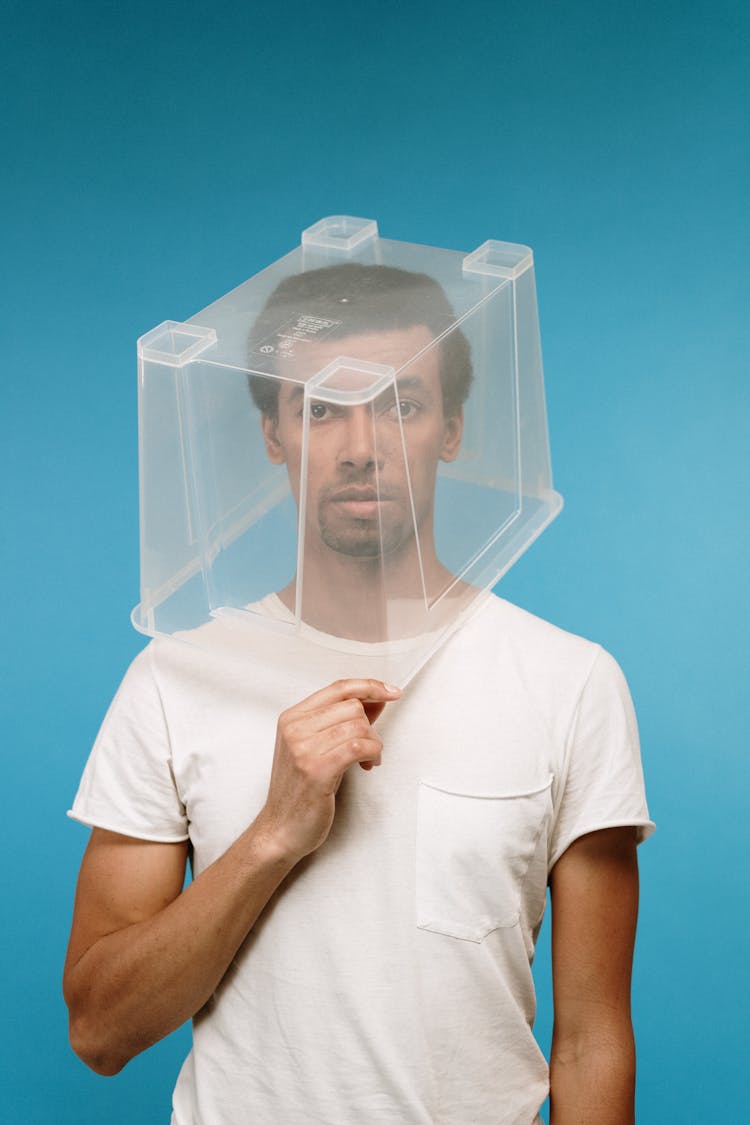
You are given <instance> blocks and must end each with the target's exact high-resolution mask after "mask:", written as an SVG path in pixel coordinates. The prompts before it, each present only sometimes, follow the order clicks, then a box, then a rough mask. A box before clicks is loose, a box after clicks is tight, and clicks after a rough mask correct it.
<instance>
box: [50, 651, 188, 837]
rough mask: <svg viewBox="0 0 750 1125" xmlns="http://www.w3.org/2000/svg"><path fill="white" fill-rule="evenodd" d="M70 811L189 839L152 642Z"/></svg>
mask: <svg viewBox="0 0 750 1125" xmlns="http://www.w3.org/2000/svg"><path fill="white" fill-rule="evenodd" d="M68 816H70V817H72V818H73V819H74V820H80V821H81V822H82V823H83V824H88V825H90V826H91V827H96V828H107V829H109V830H110V831H111V832H120V833H122V834H123V835H125V836H134V837H136V838H138V839H142V840H155V841H160V842H163V843H173V842H177V841H180V840H186V839H187V838H188V825H187V817H186V815H185V808H184V805H183V804H182V801H181V800H180V797H179V794H178V792H177V788H176V785H175V780H174V775H173V771H172V760H171V746H170V740H169V730H168V726H167V722H166V718H165V714H164V708H163V706H162V700H161V696H160V694H159V689H158V684H157V681H156V677H155V673H154V668H153V654H152V646H151V645H148V646H147V647H146V648H145V649H144V650H143V651H142V652H141V653H139V655H138V656H137V657H136V658H135V660H134V661H133V663H132V664H131V666H130V668H129V669H128V671H127V673H126V674H125V678H124V680H123V681H122V684H121V685H120V688H119V690H118V692H117V694H116V696H115V698H114V699H113V701H112V704H111V706H110V708H109V710H108V712H107V714H106V717H105V719H104V722H103V723H102V726H101V729H100V731H99V734H98V736H97V738H96V742H95V743H94V747H93V749H92V751H91V754H90V756H89V759H88V762H87V764H86V768H85V770H84V772H83V777H82V778H81V783H80V786H79V788H78V793H77V794H76V798H75V800H74V802H73V807H72V809H70V811H69V812H68Z"/></svg>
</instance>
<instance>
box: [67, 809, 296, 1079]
mask: <svg viewBox="0 0 750 1125" xmlns="http://www.w3.org/2000/svg"><path fill="white" fill-rule="evenodd" d="M293 866H294V861H293V860H292V859H290V858H288V857H287V856H286V855H284V854H283V853H282V852H281V850H280V849H279V848H278V847H276V846H275V844H274V843H273V842H272V841H271V840H270V838H269V837H267V836H266V835H265V834H264V833H263V831H262V830H260V829H259V827H258V822H256V824H255V825H252V826H251V827H250V828H249V829H247V831H246V832H244V833H243V835H242V836H240V837H239V839H238V840H237V841H236V842H235V843H234V844H233V845H232V847H231V848H229V850H228V851H227V852H226V853H225V854H224V855H223V856H221V858H220V859H218V860H216V862H215V863H213V864H212V865H211V866H210V867H208V868H207V869H206V870H205V871H204V872H202V874H201V875H200V876H199V877H198V878H197V879H196V880H195V881H194V882H192V883H191V884H190V885H189V886H188V887H187V888H186V889H185V890H184V891H183V892H182V894H180V895H179V896H178V897H177V898H176V899H175V900H174V901H173V902H170V903H169V904H168V905H166V906H165V907H164V908H163V909H162V910H160V911H159V912H158V913H156V914H154V915H153V916H152V917H150V918H147V919H146V920H144V921H141V922H136V923H134V924H133V925H130V926H127V927H126V928H124V929H121V930H117V931H116V932H114V933H111V934H107V935H106V936H105V937H102V938H100V939H99V940H98V941H97V942H96V943H95V944H94V945H93V946H92V947H91V948H90V949H88V950H87V951H86V953H84V954H83V956H82V957H81V958H80V959H79V960H78V962H77V963H76V964H75V965H74V966H72V967H71V968H70V969H69V971H68V973H67V974H66V976H67V979H66V999H67V1001H68V1005H69V1008H70V1013H71V1016H70V1038H71V1043H72V1044H73V1047H74V1049H75V1050H76V1053H77V1054H79V1055H80V1057H81V1058H82V1059H83V1060H84V1061H85V1062H86V1063H87V1064H88V1065H89V1066H91V1067H92V1068H93V1069H94V1070H96V1071H97V1072H98V1073H100V1074H116V1073H117V1072H118V1071H119V1070H121V1069H122V1067H123V1066H124V1065H125V1064H126V1063H127V1062H128V1061H129V1060H130V1059H131V1058H132V1057H133V1056H134V1055H136V1054H138V1053H139V1052H140V1051H142V1050H145V1048H146V1047H149V1046H151V1044H152V1043H155V1042H157V1041H158V1040H159V1039H162V1038H163V1037H164V1036H165V1035H168V1034H169V1032H171V1031H173V1030H174V1029H175V1028H177V1027H179V1026H180V1025H181V1024H182V1023H184V1022H185V1020H187V1019H189V1018H190V1017H191V1016H193V1015H194V1014H195V1013H196V1012H197V1011H199V1010H200V1008H202V1007H203V1005H204V1004H205V1003H206V1002H207V1001H208V999H209V998H210V997H211V995H212V993H213V992H214V991H215V989H216V988H217V986H218V984H219V982H220V981H221V979H222V977H223V976H224V973H225V972H226V970H227V968H228V966H229V964H230V962H231V960H232V958H233V957H234V955H235V954H236V952H237V950H238V948H239V946H240V945H241V944H242V942H243V940H244V939H245V937H246V936H247V934H248V932H249V930H250V929H251V928H252V926H253V924H254V923H255V921H256V919H257V918H258V916H259V914H260V913H261V911H262V910H263V908H264V906H265V905H266V903H267V902H268V900H269V899H270V897H271V895H272V894H273V893H274V891H275V890H276V889H277V887H278V886H279V884H280V883H281V882H282V881H283V879H284V878H285V877H286V875H287V874H288V873H289V871H290V870H291V868H292V867H293Z"/></svg>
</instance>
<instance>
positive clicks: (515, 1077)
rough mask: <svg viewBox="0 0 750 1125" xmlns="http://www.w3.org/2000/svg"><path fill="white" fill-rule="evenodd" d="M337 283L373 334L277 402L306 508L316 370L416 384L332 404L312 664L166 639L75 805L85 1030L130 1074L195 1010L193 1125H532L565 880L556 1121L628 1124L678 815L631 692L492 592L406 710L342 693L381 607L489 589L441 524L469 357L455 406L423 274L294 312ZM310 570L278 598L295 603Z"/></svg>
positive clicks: (77, 1020) (322, 445)
mask: <svg viewBox="0 0 750 1125" xmlns="http://www.w3.org/2000/svg"><path fill="white" fill-rule="evenodd" d="M399 274H400V275H401V276H397V275H399ZM311 286H312V287H313V289H314V290H315V291H317V292H319V293H320V292H322V294H323V297H322V298H321V301H322V304H320V306H318V305H315V306H314V307H315V309H317V310H318V311H319V308H323V309H328V310H329V317H328V319H329V320H330V321H331V322H332V323H333V322H334V321H335V320H336V318H335V316H333V315H332V314H331V313H330V309H331V301H334V300H335V301H340V302H342V303H343V304H344V305H346V306H347V307H351V306H352V305H355V306H356V305H357V304H358V303H359V304H360V305H361V306H362V319H361V320H358V319H357V316H356V315H355V316H350V317H347V318H342V323H344V325H345V334H344V335H343V336H342V335H340V334H339V335H338V336H335V334H334V338H331V337H327V338H325V339H319V340H314V341H307V342H306V344H305V348H306V350H305V351H304V356H305V358H304V361H300V359H299V358H297V359H296V360H295V359H291V358H290V359H286V360H285V359H283V358H280V359H279V372H280V374H282V375H284V374H287V375H288V374H291V373H292V372H291V369H287V370H286V372H285V370H284V364H293V363H296V364H298V365H299V364H300V362H303V367H304V365H307V366H306V368H305V369H304V370H302V369H300V367H299V366H297V367H296V368H295V369H294V374H295V375H297V376H298V379H297V383H296V384H295V383H294V382H292V381H289V380H282V381H281V383H279V382H278V381H274V380H269V382H268V383H267V384H264V383H259V382H257V381H255V382H254V383H253V387H252V389H253V394H254V397H255V399H256V402H257V403H258V405H259V406H260V408H261V411H262V417H261V425H262V428H263V436H264V441H265V445H266V451H267V453H268V456H269V457H270V459H271V460H272V461H273V462H276V463H279V464H284V465H285V466H286V468H287V471H288V473H289V479H290V483H291V486H292V491H293V494H294V496H295V499H297V500H298V502H299V500H300V492H301V488H302V483H303V482H302V466H303V455H302V445H303V430H304V425H305V418H304V402H305V396H304V394H303V393H302V390H303V387H302V390H300V387H301V385H302V384H304V381H305V379H306V378H307V377H309V376H310V375H311V374H312V373H314V372H315V371H319V370H321V369H322V368H323V367H325V365H326V363H327V362H328V361H330V360H332V359H335V357H337V356H339V355H360V356H361V355H365V354H366V355H367V356H368V358H369V359H370V360H371V361H372V362H373V363H379V364H383V365H388V366H391V367H393V368H394V369H396V370H397V371H398V372H399V382H398V397H397V398H396V397H394V396H393V395H392V394H391V395H388V394H384V396H383V397H382V399H380V400H377V401H376V403H375V405H374V406H372V407H365V406H359V405H358V406H336V405H335V404H331V403H330V402H326V401H324V396H321V399H320V401H316V400H314V399H313V401H312V402H311V404H310V408H309V410H310V416H309V421H308V424H309V437H308V449H307V468H306V481H305V482H304V484H305V490H306V502H305V521H304V529H303V534H304V537H305V542H304V567H305V574H304V585H303V588H302V599H301V601H302V616H303V619H304V621H305V623H306V625H307V627H308V629H309V630H310V631H311V632H312V633H314V635H315V638H316V641H317V642H318V644H317V647H312V648H311V647H305V646H304V645H302V646H301V647H297V648H295V642H293V641H291V640H289V639H288V638H285V637H280V636H279V635H277V634H275V633H273V632H270V631H269V633H268V639H267V641H266V642H265V643H264V645H263V647H262V651H260V650H259V651H257V652H253V653H251V654H249V655H248V653H247V651H246V643H245V640H244V638H240V637H239V635H236V636H235V638H234V641H232V638H231V637H229V638H228V639H226V640H225V641H223V642H222V644H221V645H216V646H215V648H214V649H213V650H210V649H209V648H205V649H203V650H201V649H200V648H198V647H191V646H187V645H184V646H181V645H178V644H175V643H174V642H171V641H164V640H157V641H155V642H153V643H152V644H151V645H149V646H148V648H147V649H146V650H145V651H144V652H143V653H142V654H141V655H140V656H139V657H138V658H137V659H136V661H135V662H134V664H133V666H132V667H131V669H130V671H129V673H128V675H127V677H126V679H125V681H124V683H123V685H122V687H121V689H120V692H119V693H118V695H117V697H116V698H115V701H114V702H113V705H112V707H111V709H110V712H109V714H108V716H107V719H106V720H105V723H104V726H103V728H102V731H101V732H100V736H99V739H98V740H97V745H96V747H95V749H94V752H93V754H92V757H91V759H90V761H89V765H88V766H87V770H86V773H85V775H84V779H83V781H82V784H81V788H80V790H79V793H78V796H77V798H76V802H75V805H74V809H73V815H74V816H76V817H78V818H79V819H80V820H82V821H84V822H85V823H88V824H90V825H92V826H93V832H92V836H91V841H90V844H89V847H88V849H87V852H86V855H85V858H84V861H83V864H82V869H81V874H80V879H79V887H78V893H77V897H76V907H75V914H74V920H73V928H72V934H71V941H70V948H69V951H68V958H67V963H66V970H65V995H66V999H67V1002H68V1005H69V1008H70V1034H71V1042H72V1043H73V1046H74V1048H75V1050H76V1051H77V1052H78V1053H79V1055H80V1056H81V1057H82V1058H83V1059H84V1060H85V1061H86V1062H87V1063H88V1064H89V1065H90V1066H91V1067H93V1069H95V1070H97V1071H98V1072H99V1073H102V1074H114V1073H116V1072H117V1071H119V1070H120V1069H121V1068H122V1066H124V1065H125V1063H126V1062H127V1061H128V1060H129V1059H130V1058H131V1057H132V1056H133V1055H135V1054H136V1053H138V1052H139V1051H142V1050H144V1049H145V1048H147V1047H148V1046H150V1045H151V1044H152V1043H154V1042H156V1041H157V1040H158V1039H160V1038H162V1037H163V1036H164V1035H166V1034H168V1033H169V1032H170V1031H171V1030H173V1029H174V1028H176V1027H177V1026H179V1025H180V1024H181V1023H182V1022H183V1021H184V1020H186V1019H188V1018H191V1017H192V1018H193V1029H194V1049H193V1051H192V1052H191V1054H190V1056H189V1057H188V1060H187V1061H186V1063H185V1066H184V1067H183V1070H182V1072H181V1075H180V1078H179V1080H178V1084H177V1088H176V1090H175V1096H174V1103H173V1104H174V1113H173V1122H174V1123H175V1125H188V1123H189V1125H197V1123H198V1122H201V1123H203V1125H223V1123H227V1125H229V1123H232V1125H233V1123H235V1122H237V1123H238V1122H247V1121H257V1122H262V1123H264V1125H265V1123H269V1125H270V1123H271V1122H274V1123H276V1122H279V1123H282V1125H297V1123H302V1122H305V1123H308V1122H315V1123H320V1125H323V1123H326V1125H350V1123H352V1122H354V1121H359V1122H362V1123H363V1125H387V1123H392V1125H395V1123H398V1125H438V1123H445V1125H485V1123H486V1125H490V1123H492V1125H500V1123H507V1125H511V1123H518V1125H530V1123H532V1122H534V1121H537V1120H538V1118H537V1111H538V1108H539V1106H540V1105H541V1103H542V1102H543V1101H544V1099H545V1096H546V1094H547V1089H548V1070H547V1066H546V1063H545V1061H544V1059H543V1058H542V1056H541V1053H540V1052H539V1050H538V1048H537V1046H536V1044H535V1042H534V1039H533V1036H532V1033H531V1024H532V1022H533V1015H534V993H533V984H532V979H531V973H530V961H531V958H532V956H533V946H534V941H535V939H536V935H537V933H538V929H539V926H540V924H541V920H542V915H543V911H544V905H545V891H546V886H547V882H548V881H549V885H550V887H551V892H552V931H553V974H554V998H555V1029H554V1039H553V1046H552V1054H551V1059H550V1071H549V1082H550V1084H551V1106H552V1110H551V1112H552V1123H553V1125H585V1123H586V1122H596V1123H597V1125H626V1123H627V1122H629V1121H632V1117H633V1086H634V1047H633V1035H632V1027H631V1022H630V1011H629V991H630V968H631V958H632V950H633V940H634V932H635V922H636V909H637V867H636V858H635V847H636V842H637V840H638V839H641V838H643V837H644V836H645V835H646V834H648V832H649V831H650V830H651V828H652V825H651V822H650V821H649V819H648V812H647V810H646V806H645V799H644V796H643V786H642V776H641V771H640V760H639V755H638V748H637V734H636V730H635V723H634V718H633V715H632V709H631V707H630V702H629V697H628V693H627V688H626V687H625V684H624V681H623V679H622V676H621V674H620V672H619V670H618V669H617V667H616V665H615V664H614V661H612V659H611V658H610V657H608V656H607V655H606V654H605V653H604V652H602V650H601V649H599V648H598V647H597V646H595V645H592V644H590V643H589V642H586V641H583V640H581V639H580V638H577V637H573V636H570V635H568V634H565V633H562V632H561V631H559V630H557V629H555V628H554V627H552V626H549V625H546V624H544V623H543V622H540V621H538V620H537V619H535V618H532V617H530V616H529V615H527V614H525V613H523V612H522V611H520V610H517V609H515V608H514V607H512V606H510V605H508V604H507V603H505V602H502V601H501V600H500V599H497V598H494V597H488V598H487V599H485V600H484V602H483V604H482V605H481V606H480V607H479V609H478V610H477V611H476V612H475V613H474V614H473V615H472V616H471V617H470V618H469V620H468V621H466V622H465V624H464V625H463V626H462V627H461V628H460V629H459V630H458V631H457V632H455V633H454V634H453V635H452V636H451V637H450V638H449V639H448V640H447V641H446V643H445V644H444V645H443V647H442V648H441V649H440V650H439V651H438V652H437V653H436V654H435V655H434V656H433V657H432V658H431V659H430V661H429V662H428V664H427V665H426V666H425V667H424V668H423V669H422V671H421V672H420V673H419V675H418V676H417V677H416V679H415V680H414V681H413V682H412V683H411V684H410V685H409V686H408V687H407V688H406V690H404V691H403V692H402V691H400V690H399V689H398V688H397V687H391V686H389V685H387V684H385V683H382V682H380V681H378V680H374V679H372V678H368V677H365V678H362V677H357V676H353V677H351V678H349V677H344V678H341V669H342V666H345V665H348V664H350V666H351V667H352V668H355V669H356V668H357V667H359V666H360V661H362V660H366V659H367V657H368V656H370V655H372V654H377V652H378V651H379V650H380V648H381V647H382V646H383V645H387V644H388V643H390V640H391V639H392V637H393V625H394V621H393V619H392V618H390V619H389V620H387V621H385V620H384V617H383V610H382V606H383V604H384V601H383V597H382V593H383V589H384V588H387V590H388V593H389V595H390V596H391V604H394V603H400V604H401V605H402V606H406V611H405V615H404V616H403V617H401V616H399V618H398V620H399V621H401V629H402V634H403V635H402V637H401V638H400V639H399V643H400V644H404V645H409V644H410V643H411V641H412V639H413V638H412V637H411V634H412V629H411V626H410V618H409V606H411V605H412V604H414V603H416V602H419V597H418V595H419V589H420V584H421V589H422V591H423V593H425V592H426V597H427V601H428V602H429V603H431V604H432V603H434V602H435V601H436V599H438V598H439V597H440V596H441V595H444V596H445V597H447V598H450V597H454V598H459V599H460V598H461V597H462V596H463V594H464V592H465V591H463V590H462V586H461V584H460V583H457V582H456V580H455V578H454V576H453V575H452V574H451V573H450V572H449V571H448V570H447V569H446V568H445V567H444V566H443V564H442V563H441V562H440V560H439V558H438V556H437V552H436V550H435V547H434V539H433V516H434V489H435V477H436V468H437V465H438V463H439V461H440V460H441V459H442V460H446V461H450V460H451V459H452V458H453V457H455V456H456V455H457V453H458V450H459V448H460V442H461V436H462V421H463V416H462V402H463V400H464V398H465V395H466V393H467V391H468V383H469V379H470V371H469V378H466V377H465V376H464V377H462V379H461V383H460V386H459V388H458V390H457V389H456V384H455V381H454V379H455V374H456V372H457V371H458V370H459V369H460V364H459V363H458V362H457V357H456V355H455V354H452V355H451V354H448V356H446V351H449V349H450V348H453V349H454V352H455V349H456V348H458V349H459V351H461V350H462V349H463V353H464V358H466V353H467V349H466V348H465V346H464V345H463V344H461V338H460V334H456V333H453V334H451V336H450V337H448V338H447V340H446V342H445V343H444V344H442V345H441V347H440V348H439V349H435V348H432V349H428V350H426V351H425V350H424V348H426V346H427V345H428V344H429V343H430V342H431V341H432V340H433V339H435V338H436V337H437V336H438V334H439V321H440V316H442V315H443V313H444V309H443V312H441V311H440V308H441V302H442V301H444V300H445V298H444V296H442V295H441V293H439V292H437V290H439V287H437V286H436V284H435V283H434V282H430V281H429V279H425V278H421V275H413V274H407V273H404V272H403V271H392V270H384V269H383V268H382V267H361V266H342V267H331V268H330V269H324V270H320V271H311V272H310V273H309V274H303V275H301V278H300V279H294V280H291V281H290V282H289V283H288V284H287V287H286V289H284V290H283V291H282V292H281V294H279V293H277V294H276V295H274V296H272V298H271V300H270V301H269V308H270V309H271V310H273V306H274V302H276V303H277V304H279V303H282V304H283V303H284V302H286V301H292V302H293V301H302V296H300V289H302V290H304V289H305V287H307V296H306V297H305V302H307V303H305V304H304V307H305V309H307V308H308V307H309V302H310V301H311V300H312V298H311V297H310V287H311ZM295 287H296V288H295ZM404 287H406V288H407V289H408V290H410V291H411V292H412V294H414V292H417V293H419V294H421V295H422V297H423V298H424V300H421V299H416V300H410V301H408V302H406V301H403V300H402V297H403V290H404ZM388 294H390V296H388ZM394 294H395V296H394ZM373 308H375V309H377V310H378V315H377V317H376V321H375V324H376V327H375V328H373V327H372V326H371V325H372V323H373V322H372V321H368V317H371V316H372V315H373V314H372V309H373ZM368 309H369V310H370V311H369V312H368ZM436 310H437V311H436ZM266 311H268V310H266ZM264 323H265V322H264V317H263V315H261V318H260V320H259V323H258V325H256V328H255V331H254V334H253V338H254V340H258V339H261V338H264V335H263V334H264V332H265V327H264ZM368 324H369V325H370V326H369V327H368ZM346 333H348V335H347V334H346ZM451 341H452V342H451ZM251 346H252V345H251ZM420 349H422V350H420ZM301 350H302V349H301ZM412 356H416V357H417V358H416V359H415V360H413V361H410V362H409V363H406V359H407V357H412ZM464 371H465V367H464ZM277 389H278V393H277ZM401 435H403V441H402V440H401ZM403 450H405V453H406V462H407V463H408V469H409V473H408V479H409V482H410V488H408V487H407V474H406V471H405V464H404V455H403ZM415 528H416V531H415ZM418 560H419V563H420V565H417V562H418ZM415 576H418V577H415ZM297 577H298V578H299V577H300V576H297ZM296 585H297V583H296V582H295V581H294V580H293V581H292V582H291V583H290V584H289V585H287V586H285V587H283V588H282V589H281V590H280V592H279V593H278V594H274V595H270V596H269V597H268V598H266V599H264V601H263V602H262V603H261V605H260V606H259V607H257V608H258V611H259V612H261V613H265V614H268V615H270V616H272V617H279V618H284V617H289V616H290V615H291V613H292V612H293V610H294V609H295V602H294V591H295V590H296ZM415 595H416V596H415ZM386 603H388V599H386ZM210 628H212V627H211V626H209V629H210ZM332 637H335V638H336V646H335V650H334V648H333V647H327V644H326V641H327V639H329V640H330V638H332ZM233 643H234V644H236V649H234V650H233V648H232V644H233ZM342 648H343V649H344V655H343V656H342V653H341V650H342ZM336 677H339V678H336ZM355 766H361V767H362V769H355V768H354V767H355ZM373 767H381V768H378V769H374V768H373ZM189 854H190V855H191V858H192V867H193V876H194V878H193V881H192V882H191V883H190V884H189V886H187V888H185V889H184V890H183V880H184V875H185V865H186V861H187V858H188V855H189Z"/></svg>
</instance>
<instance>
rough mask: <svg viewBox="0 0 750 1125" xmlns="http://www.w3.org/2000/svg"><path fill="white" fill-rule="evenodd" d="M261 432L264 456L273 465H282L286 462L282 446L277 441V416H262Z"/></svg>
mask: <svg viewBox="0 0 750 1125" xmlns="http://www.w3.org/2000/svg"><path fill="white" fill-rule="evenodd" d="M260 424H261V428H262V430H263V442H264V444H265V447H266V456H267V457H268V460H269V461H270V462H271V464H273V465H283V464H284V462H285V461H286V454H285V452H284V446H283V445H282V444H281V441H280V440H279V419H278V415H274V414H262V415H261V419H260Z"/></svg>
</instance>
